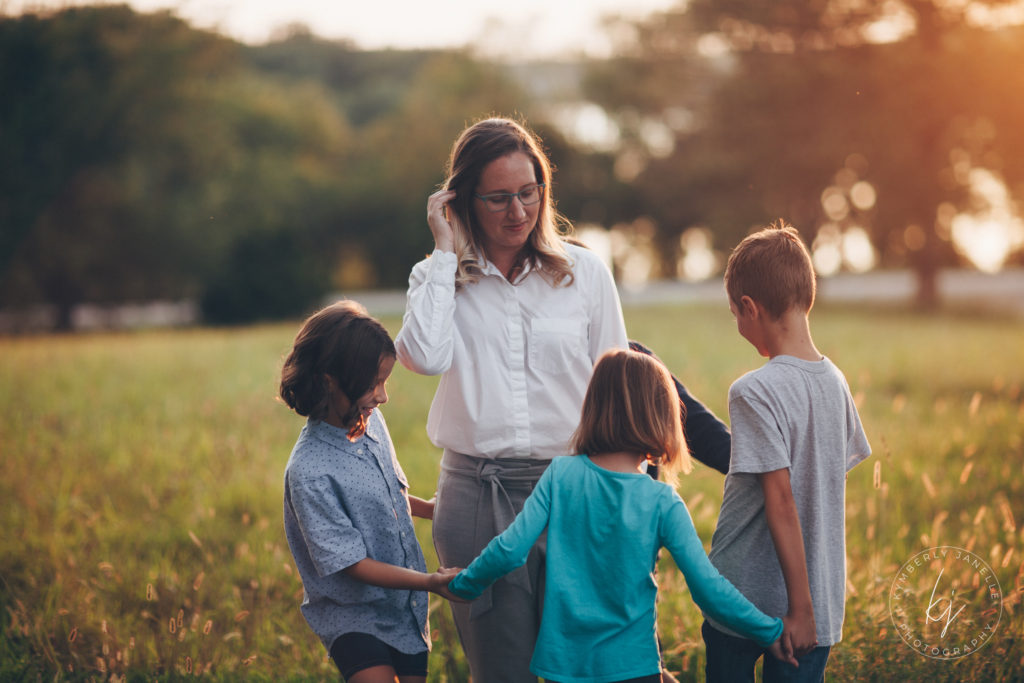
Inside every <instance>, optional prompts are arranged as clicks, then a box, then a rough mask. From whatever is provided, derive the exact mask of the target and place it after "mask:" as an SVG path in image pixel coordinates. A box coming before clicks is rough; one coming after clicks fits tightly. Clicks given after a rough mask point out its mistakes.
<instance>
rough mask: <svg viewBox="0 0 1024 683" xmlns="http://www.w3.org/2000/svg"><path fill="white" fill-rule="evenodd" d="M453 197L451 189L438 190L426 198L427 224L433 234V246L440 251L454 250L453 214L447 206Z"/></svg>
mask: <svg viewBox="0 0 1024 683" xmlns="http://www.w3.org/2000/svg"><path fill="white" fill-rule="evenodd" d="M453 199H455V192H453V191H452V190H438V191H437V192H435V193H434V194H432V195H430V196H429V197H428V198H427V225H429V226H430V232H431V234H432V235H433V236H434V246H435V247H437V248H438V249H440V250H441V251H452V252H453V251H455V228H454V226H453V225H452V223H453V222H454V221H455V216H454V215H453V214H452V213H450V211H449V210H448V208H447V207H448V202H450V201H451V200H453Z"/></svg>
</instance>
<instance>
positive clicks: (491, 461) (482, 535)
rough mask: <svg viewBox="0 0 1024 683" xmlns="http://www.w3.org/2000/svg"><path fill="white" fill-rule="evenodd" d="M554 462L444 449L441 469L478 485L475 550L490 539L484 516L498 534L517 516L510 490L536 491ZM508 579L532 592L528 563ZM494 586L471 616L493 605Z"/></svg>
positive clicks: (496, 534) (481, 548) (475, 606)
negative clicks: (541, 479) (478, 455)
mask: <svg viewBox="0 0 1024 683" xmlns="http://www.w3.org/2000/svg"><path fill="white" fill-rule="evenodd" d="M550 464H551V461H550V460H538V459H536V458H481V457H477V456H473V455H465V454H463V453H456V452H455V451H451V450H448V449H445V451H444V454H443V456H442V457H441V470H442V471H443V472H445V473H446V474H447V475H448V476H454V477H460V478H464V479H468V480H471V481H473V482H474V483H475V484H476V486H477V491H478V494H477V504H476V520H477V521H476V528H475V531H474V534H473V553H474V555H479V554H480V553H481V551H483V549H484V548H485V547H486V546H487V544H488V543H489V542H490V541H491V538H492V537H491V536H489V534H488V532H489V529H488V528H487V526H486V525H484V524H481V523H480V522H481V520H483V519H486V518H490V519H493V520H494V536H498V535H500V534H501V532H503V531H504V530H505V529H507V528H508V527H509V525H510V524H512V521H513V520H514V519H515V518H516V508H515V504H514V503H513V502H512V498H511V496H510V495H509V492H510V491H513V492H521V493H524V494H525V495H524V496H523V498H524V499H525V498H526V496H528V495H529V494H530V492H531V491H533V487H534V485H535V484H536V483H537V481H538V480H539V479H540V477H541V475H542V474H544V470H546V469H547V468H548V465H550ZM504 580H505V581H508V582H509V583H512V584H514V585H516V586H519V587H520V588H522V589H523V590H525V591H526V592H527V593H529V594H530V595H533V586H532V585H531V581H530V574H529V572H528V571H527V570H526V566H525V565H524V566H522V567H518V568H516V569H514V570H512V571H511V572H509V573H508V574H506V575H505V579H504ZM491 604H492V598H491V588H490V587H489V586H488V588H487V589H486V590H485V591H484V592H483V593H482V594H481V595H480V597H479V598H477V599H476V600H474V601H473V604H472V605H471V607H470V618H471V619H473V618H476V617H478V616H480V615H481V614H483V613H485V612H486V611H487V610H489V609H490V608H491Z"/></svg>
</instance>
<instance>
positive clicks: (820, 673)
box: [700, 621, 832, 683]
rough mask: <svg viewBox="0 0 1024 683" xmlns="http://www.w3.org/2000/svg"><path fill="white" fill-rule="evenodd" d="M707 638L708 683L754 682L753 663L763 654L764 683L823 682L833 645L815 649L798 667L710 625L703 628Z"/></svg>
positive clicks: (707, 624) (706, 670)
mask: <svg viewBox="0 0 1024 683" xmlns="http://www.w3.org/2000/svg"><path fill="white" fill-rule="evenodd" d="M700 632H701V635H702V636H704V647H705V652H706V655H705V656H706V658H707V664H706V665H705V668H704V674H705V676H706V678H707V683H754V664H755V663H756V662H757V660H758V659H759V658H760V657H761V656H762V655H763V656H764V666H763V667H762V679H763V681H764V683H824V681H825V665H826V664H827V663H828V655H829V652H830V651H831V649H832V648H831V647H830V646H827V645H825V646H822V647H816V648H814V649H813V650H811V651H810V652H808V653H807V654H805V655H804V656H803V657H801V658H800V659H798V660H797V661H798V662H799V663H800V666H799V667H794V666H793V665H792V664H787V663H785V662H781V661H779V660H778V659H775V657H773V656H772V655H771V654H770V653H769V652H768V649H767V648H763V647H761V646H760V645H758V644H757V643H755V642H754V641H752V640H747V639H746V638H737V637H735V636H730V635H728V634H725V633H722V632H721V631H719V630H718V629H716V628H715V627H714V626H712V625H711V624H709V623H708V622H706V621H705V622H704V625H703V626H701V628H700Z"/></svg>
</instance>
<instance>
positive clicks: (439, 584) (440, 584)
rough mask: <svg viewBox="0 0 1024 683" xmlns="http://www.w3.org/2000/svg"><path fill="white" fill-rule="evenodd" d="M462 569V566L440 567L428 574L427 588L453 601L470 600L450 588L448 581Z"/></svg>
mask: <svg viewBox="0 0 1024 683" xmlns="http://www.w3.org/2000/svg"><path fill="white" fill-rule="evenodd" d="M461 571H462V567H438V568H437V571H436V572H434V573H433V574H428V575H427V590H429V591H430V592H431V593H437V594H438V595H440V596H441V597H442V598H445V599H446V600H451V601H452V602H468V600H463V599H462V598H460V597H459V596H457V595H455V593H452V592H451V591H450V590H448V583H449V582H450V581H451V580H452V579H454V578H455V575H456V574H458V573H459V572H461Z"/></svg>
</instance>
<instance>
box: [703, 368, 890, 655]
mask: <svg viewBox="0 0 1024 683" xmlns="http://www.w3.org/2000/svg"><path fill="white" fill-rule="evenodd" d="M729 418H730V421H731V423H732V425H731V426H732V459H731V463H730V466H729V474H728V475H727V476H726V478H725V493H724V495H723V499H722V510H721V512H720V513H719V516H718V526H717V527H716V528H715V533H714V536H713V537H712V539H711V552H710V553H709V557H710V559H711V562H712V563H713V564H714V565H715V567H717V568H718V570H719V571H720V572H721V573H722V575H723V576H725V577H726V578H727V579H729V580H730V581H732V582H733V584H735V585H736V587H737V588H738V589H739V590H740V592H741V593H743V594H744V595H745V596H746V597H747V598H749V599H750V601H751V602H753V603H754V604H755V605H756V606H757V607H758V608H760V609H761V611H763V612H764V613H765V614H768V615H771V616H778V617H781V616H785V614H786V613H787V611H788V609H787V608H788V602H789V601H788V599H787V596H786V583H785V579H784V578H783V576H782V569H781V567H780V566H779V558H778V555H777V554H776V552H775V546H774V544H773V543H772V537H771V534H770V532H769V531H768V523H767V519H766V517H765V513H764V493H763V491H762V489H761V485H760V483H759V482H758V479H757V474H758V473H762V472H773V471H775V470H779V469H782V468H789V471H790V472H789V475H790V485H791V487H792V489H793V498H794V500H795V502H796V508H797V513H798V514H799V517H800V526H801V528H802V531H803V538H804V552H805V555H806V558H807V577H808V579H809V581H810V588H811V601H812V602H813V604H814V619H815V623H816V625H817V629H818V633H817V635H818V644H819V645H834V644H836V643H838V642H839V640H840V639H841V638H842V632H843V609H844V606H845V602H846V534H845V528H846V473H847V472H848V471H849V470H850V469H851V468H852V467H853V466H854V465H856V464H857V463H859V462H860V461H862V460H864V459H865V458H867V457H868V456H869V455H870V454H871V447H870V446H869V445H868V442H867V437H866V436H865V435H864V429H863V427H862V426H861V423H860V417H859V416H858V415H857V408H856V406H855V405H854V402H853V397H852V396H850V389H849V387H848V386H847V384H846V378H845V377H843V374H842V372H840V370H839V368H837V367H836V366H835V365H834V364H833V363H832V362H831V361H830V360H828V359H827V358H823V359H822V360H820V361H805V360H801V359H799V358H794V357H793V356H776V357H775V358H772V359H771V360H770V361H768V363H766V364H765V365H764V366H763V367H761V368H759V369H758V370H755V371H753V372H749V373H747V374H746V375H744V376H743V377H740V378H739V379H738V380H736V382H734V383H733V385H732V387H730V388H729ZM709 621H711V620H709ZM711 623H712V625H714V626H715V628H717V629H719V630H720V631H723V632H725V633H729V634H731V635H737V634H735V633H733V632H732V631H729V630H728V629H726V628H724V627H723V626H721V625H720V624H718V623H715V622H714V621H711Z"/></svg>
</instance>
